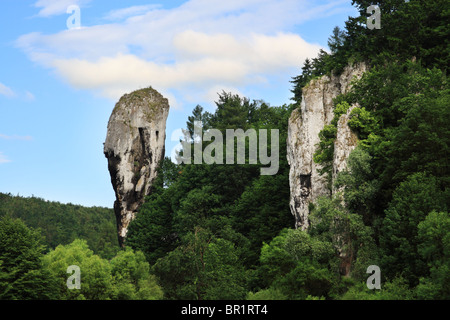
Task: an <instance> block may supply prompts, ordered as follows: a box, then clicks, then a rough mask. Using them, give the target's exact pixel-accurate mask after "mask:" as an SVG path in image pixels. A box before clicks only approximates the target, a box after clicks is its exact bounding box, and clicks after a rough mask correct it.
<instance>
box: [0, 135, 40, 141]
mask: <svg viewBox="0 0 450 320" xmlns="http://www.w3.org/2000/svg"><path fill="white" fill-rule="evenodd" d="M0 139H3V140H22V141H31V140H33V137H31V136H17V135H12V136H9V135H6V134H0Z"/></svg>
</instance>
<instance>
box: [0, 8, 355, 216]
mask: <svg viewBox="0 0 450 320" xmlns="http://www.w3.org/2000/svg"><path fill="white" fill-rule="evenodd" d="M70 5H77V6H78V7H79V8H80V17H81V21H80V22H81V26H80V28H75V29H70V30H69V29H68V27H67V20H68V19H69V18H70V17H71V14H68V13H67V8H68V7H69V6H70ZM356 15H357V11H356V10H355V9H354V8H353V7H352V6H351V1H349V0H345V1H340V0H333V1H331V0H330V1H328V0H320V1H303V0H245V1H242V0H228V1H222V0H190V1H186V0H185V1H182V0H178V1H175V0H174V1H167V0H166V1H163V0H160V1H141V0H130V1H119V0H109V1H106V0H28V1H27V0H20V1H17V0H2V1H1V2H0V30H1V32H0V58H1V59H0V192H4V193H12V194H14V195H16V194H20V195H22V196H31V195H34V196H37V197H41V198H44V199H46V200H50V201H59V202H62V203H74V204H81V205H86V206H104V207H112V206H113V203H114V200H115V199H114V192H113V189H112V186H111V182H110V176H109V173H108V170H107V161H106V158H105V157H104V155H103V142H104V140H105V137H106V127H107V123H108V119H109V116H110V114H111V111H112V109H113V108H114V105H115V103H116V101H117V100H118V99H119V98H120V96H121V95H123V94H125V93H127V92H131V91H133V90H135V89H139V88H143V87H148V86H152V87H154V88H155V89H157V90H158V91H160V92H161V93H162V94H163V95H164V96H166V97H167V98H168V99H169V102H170V105H171V110H170V114H169V119H168V122H167V133H166V136H167V137H166V155H168V156H170V153H171V150H172V149H173V147H175V145H176V144H177V142H176V141H171V136H172V133H173V132H176V130H177V129H179V128H184V127H185V123H186V120H187V117H188V116H189V115H190V114H191V112H192V109H193V108H194V107H195V106H196V105H197V104H200V105H202V106H203V107H204V108H205V109H206V110H208V111H214V101H215V99H216V98H217V93H218V92H221V91H222V90H225V91H227V92H233V93H238V94H240V95H242V96H245V97H248V98H250V99H258V100H259V99H262V100H264V101H266V102H267V103H269V104H270V105H273V106H276V105H282V104H285V103H289V102H290V101H289V99H290V98H291V96H292V94H291V93H290V89H291V84H290V83H289V81H290V80H291V78H292V77H293V76H296V75H298V74H299V72H300V69H301V66H302V65H303V61H304V59H305V58H307V57H310V58H313V57H315V55H316V53H317V52H318V50H319V49H320V48H323V49H325V50H327V39H328V37H329V36H330V34H331V32H332V30H333V28H334V27H335V26H337V25H338V26H341V27H343V26H344V22H345V21H346V20H347V18H348V16H356Z"/></svg>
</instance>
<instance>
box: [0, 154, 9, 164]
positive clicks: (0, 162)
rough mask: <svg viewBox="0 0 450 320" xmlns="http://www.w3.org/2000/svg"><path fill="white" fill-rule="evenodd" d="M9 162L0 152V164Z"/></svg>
mask: <svg viewBox="0 0 450 320" xmlns="http://www.w3.org/2000/svg"><path fill="white" fill-rule="evenodd" d="M8 162H11V160H9V159H8V158H6V156H5V155H3V153H2V152H0V164H3V163H8Z"/></svg>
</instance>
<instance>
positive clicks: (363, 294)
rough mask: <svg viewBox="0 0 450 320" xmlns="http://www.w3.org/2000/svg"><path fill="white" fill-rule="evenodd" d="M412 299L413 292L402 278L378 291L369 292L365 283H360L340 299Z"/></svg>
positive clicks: (387, 283) (386, 284) (384, 285)
mask: <svg viewBox="0 0 450 320" xmlns="http://www.w3.org/2000/svg"><path fill="white" fill-rule="evenodd" d="M414 298H415V294H414V291H413V290H411V289H410V288H409V287H408V285H407V283H406V281H405V280H404V279H402V278H395V279H393V280H392V281H388V282H385V283H384V284H383V285H382V286H381V289H380V290H370V289H368V288H367V285H366V283H365V282H361V283H358V284H356V285H354V286H353V287H351V288H350V289H349V290H348V291H347V292H346V293H345V294H344V295H342V296H341V297H340V299H341V300H413V299H414Z"/></svg>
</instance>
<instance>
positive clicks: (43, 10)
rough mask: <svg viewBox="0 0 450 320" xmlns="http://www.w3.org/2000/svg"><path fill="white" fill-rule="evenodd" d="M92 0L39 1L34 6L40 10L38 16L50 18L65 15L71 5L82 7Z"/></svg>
mask: <svg viewBox="0 0 450 320" xmlns="http://www.w3.org/2000/svg"><path fill="white" fill-rule="evenodd" d="M90 1H91V0H38V1H36V2H35V4H34V6H35V7H36V8H40V11H39V13H38V16H40V17H50V16H54V15H59V14H65V13H66V11H67V8H68V7H69V6H71V5H77V6H82V5H85V4H87V3H89V2H90Z"/></svg>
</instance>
